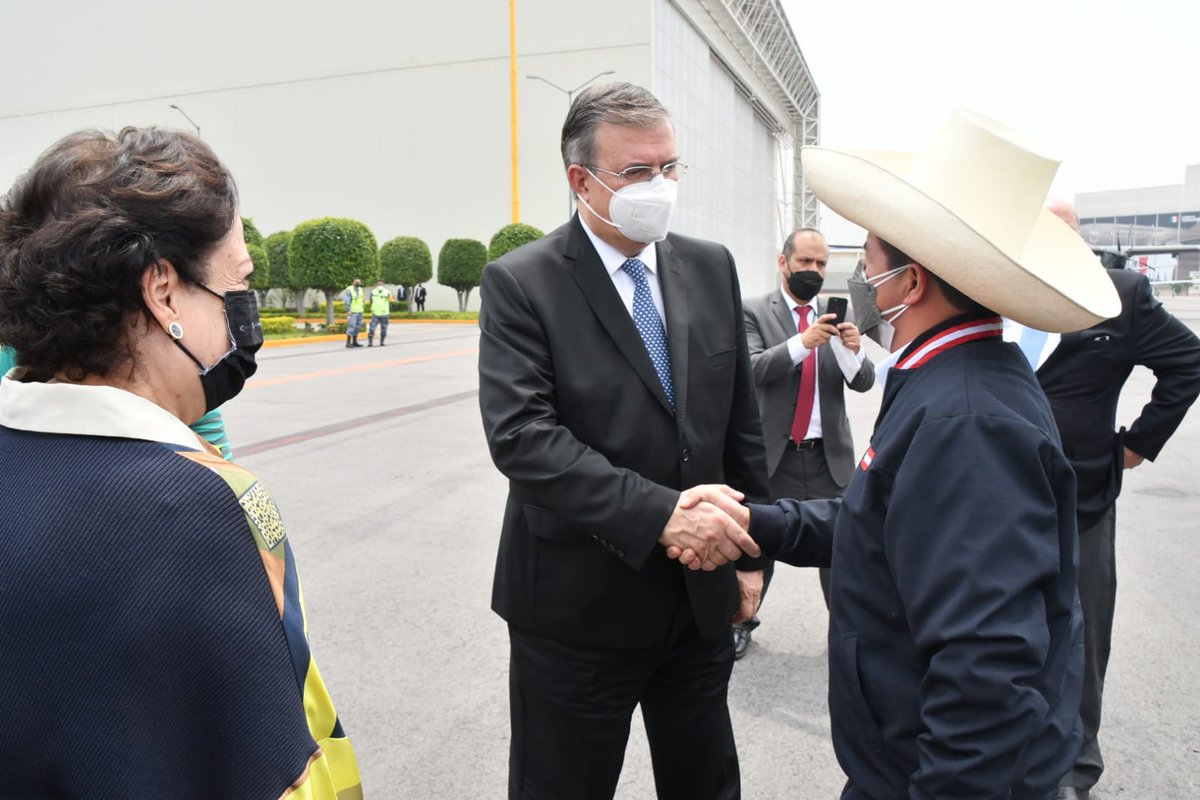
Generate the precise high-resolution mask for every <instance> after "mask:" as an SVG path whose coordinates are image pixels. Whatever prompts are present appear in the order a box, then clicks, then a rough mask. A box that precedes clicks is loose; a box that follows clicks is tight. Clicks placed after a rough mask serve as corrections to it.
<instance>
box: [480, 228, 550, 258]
mask: <svg viewBox="0 0 1200 800" xmlns="http://www.w3.org/2000/svg"><path fill="white" fill-rule="evenodd" d="M545 235H546V234H544V233H542V232H541V231H539V230H538V229H537V228H535V227H533V226H532V225H526V224H525V223H524V222H511V223H509V224H508V225H505V226H504V227H503V228H501V229H500V230H498V231H496V235H495V236H493V237H492V241H491V243H490V244H489V245H488V261H495V260H496V259H497V258H499V257H500V256H502V255H504V254H505V253H507V252H509V251H510V250H516V249H517V248H518V247H520V246H521V245H523V244H529V243H530V242H533V241H536V240H538V239H540V238H542V237H543V236H545Z"/></svg>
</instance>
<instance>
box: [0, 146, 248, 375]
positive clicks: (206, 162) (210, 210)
mask: <svg viewBox="0 0 1200 800" xmlns="http://www.w3.org/2000/svg"><path fill="white" fill-rule="evenodd" d="M236 214H237V187H236V186H235V185H234V182H233V177H232V176H231V175H230V174H229V171H228V170H226V169H225V167H224V165H222V164H221V162H220V161H219V160H218V159H217V157H216V155H215V154H214V153H213V152H212V150H210V149H209V147H208V145H206V144H205V143H204V142H202V141H201V140H200V139H199V138H198V137H196V136H193V135H191V134H189V133H184V132H182V131H171V130H165V129H162V128H125V129H124V130H122V131H121V132H120V133H118V134H115V135H114V134H113V133H112V132H110V131H99V130H85V131H79V132H77V133H73V134H71V135H69V136H67V137H66V138H64V139H62V140H61V141H59V142H58V143H57V144H55V145H54V146H53V147H51V148H50V149H49V150H47V151H46V152H45V153H43V154H42V155H41V157H40V158H38V160H37V162H36V163H35V164H34V165H33V167H32V168H31V169H30V170H29V172H27V173H25V174H24V175H22V176H21V177H20V178H19V179H18V180H17V182H16V183H15V184H14V185H13V187H12V189H11V190H9V192H8V194H7V195H5V196H4V197H3V199H0V342H3V343H4V344H6V345H8V346H10V347H13V348H14V349H15V350H16V351H17V360H18V363H19V364H21V365H22V366H26V367H29V368H30V371H31V373H32V378H33V379H34V380H47V379H49V378H51V377H53V376H54V375H57V374H60V373H65V374H66V376H67V377H68V378H70V379H72V380H80V379H82V378H83V377H85V376H87V375H100V376H104V375H107V374H109V373H110V372H111V371H112V370H113V369H114V368H116V367H118V366H120V365H122V364H123V363H125V362H127V361H130V360H131V358H132V352H133V348H132V343H131V342H130V341H129V340H128V331H129V329H130V322H131V319H132V318H133V317H134V315H137V314H139V313H140V314H144V315H148V314H149V312H148V311H147V310H146V308H145V306H144V305H143V303H142V290H141V283H140V280H141V276H142V273H143V272H144V271H145V270H146V269H147V268H148V267H150V266H151V265H153V264H155V263H156V262H158V261H159V260H160V259H165V260H167V261H169V262H170V263H171V265H172V266H173V267H174V268H175V270H176V271H177V272H178V273H179V275H180V277H181V278H182V279H183V280H184V281H185V282H186V283H190V284H198V283H200V282H202V281H203V280H204V279H205V278H207V271H208V267H207V260H208V257H209V255H210V254H211V253H212V250H213V249H214V248H215V246H216V245H217V243H218V242H220V240H221V239H222V238H224V237H225V235H226V234H228V233H229V230H230V228H231V227H232V226H233V222H234V219H235V215H236Z"/></svg>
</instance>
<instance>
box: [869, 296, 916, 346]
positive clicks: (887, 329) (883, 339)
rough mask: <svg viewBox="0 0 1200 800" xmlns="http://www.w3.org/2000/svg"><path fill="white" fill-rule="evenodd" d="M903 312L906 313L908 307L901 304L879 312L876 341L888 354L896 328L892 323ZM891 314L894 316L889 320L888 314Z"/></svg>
mask: <svg viewBox="0 0 1200 800" xmlns="http://www.w3.org/2000/svg"><path fill="white" fill-rule="evenodd" d="M905 311H908V306H907V305H905V304H904V303H901V304H900V305H898V306H892V307H891V308H889V309H887V310H886V311H880V312H879V329H878V335H879V339H877V341H878V342H879V344H880V346H881V347H883V349H885V350H887V351H888V352H889V353H890V352H892V339H894V338H895V337H896V328H895V326H894V325H892V323H893V322H895V321H896V320H898V319H900V317H901V315H903V314H904V312H905ZM892 312H895V314H893V315H892V318H891V319H888V314H892Z"/></svg>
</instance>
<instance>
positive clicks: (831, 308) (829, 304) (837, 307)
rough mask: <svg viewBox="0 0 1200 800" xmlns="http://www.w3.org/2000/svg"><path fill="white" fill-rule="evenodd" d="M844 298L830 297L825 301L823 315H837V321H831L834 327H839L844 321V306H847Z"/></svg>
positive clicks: (847, 302)
mask: <svg viewBox="0 0 1200 800" xmlns="http://www.w3.org/2000/svg"><path fill="white" fill-rule="evenodd" d="M849 302H850V301H848V300H847V299H846V298H844V297H831V298H829V299H828V300H826V301H825V313H826V314H837V319H835V320H833V323H832V324H834V325H841V324H842V323H843V322H845V321H846V306H847V305H848V304H849Z"/></svg>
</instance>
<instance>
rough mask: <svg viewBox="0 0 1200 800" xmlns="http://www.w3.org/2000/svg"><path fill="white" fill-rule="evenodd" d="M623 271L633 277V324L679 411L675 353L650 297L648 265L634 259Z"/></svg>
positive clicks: (624, 266)
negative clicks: (673, 362)
mask: <svg viewBox="0 0 1200 800" xmlns="http://www.w3.org/2000/svg"><path fill="white" fill-rule="evenodd" d="M621 269H623V270H625V272H626V273H628V274H629V277H631V278H633V324H634V325H636V326H637V329H638V333H640V334H641V335H642V342H643V343H644V344H645V345H646V352H647V353H649V354H650V361H651V363H652V364H654V371H655V372H657V373H658V382H659V383H661V384H662V388H663V392H664V393H665V394H666V395H667V402H668V403H670V404H671V408H675V389H674V387H673V386H672V384H671V353H670V351H668V350H667V332H666V330H664V329H663V322H662V318H661V317H659V316H658V309H657V308H655V307H654V298H652V297H651V296H650V283H649V281H647V280H646V265H645V264H643V263H642V262H641V261H639V260H638V259H636V258H630V259H627V260H626V261H625V263H624V264H622V265H621Z"/></svg>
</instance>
